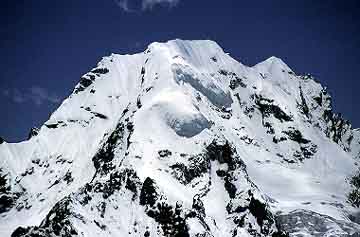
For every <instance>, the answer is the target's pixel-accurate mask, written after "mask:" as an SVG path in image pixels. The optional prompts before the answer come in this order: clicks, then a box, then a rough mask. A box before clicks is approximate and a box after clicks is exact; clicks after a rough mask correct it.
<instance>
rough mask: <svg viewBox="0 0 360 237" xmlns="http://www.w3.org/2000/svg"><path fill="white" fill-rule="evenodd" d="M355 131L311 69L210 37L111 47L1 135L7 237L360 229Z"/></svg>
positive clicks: (359, 139) (199, 236) (0, 210)
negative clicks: (57, 95)
mask: <svg viewBox="0 0 360 237" xmlns="http://www.w3.org/2000/svg"><path fill="white" fill-rule="evenodd" d="M359 158H360V130H356V129H352V128H351V124H350V123H349V122H348V121H346V120H345V119H343V118H342V116H341V115H339V114H335V113H334V112H333V111H332V107H331V97H330V95H329V94H328V93H327V91H326V89H325V88H324V87H323V86H322V85H321V84H319V83H318V82H317V81H316V80H315V79H314V78H313V77H312V76H311V75H305V76H303V75H297V74H296V73H295V72H294V71H292V70H291V69H290V68H289V67H288V66H287V65H286V64H285V63H284V62H283V61H282V60H281V59H278V58H276V57H271V58H269V59H267V60H265V61H264V62H261V63H259V64H257V65H255V66H253V67H248V66H245V65H243V64H241V63H239V62H237V61H236V60H234V59H233V58H231V57H230V56H229V55H228V54H227V53H224V51H223V50H222V49H221V47H220V46H219V45H218V44H216V43H215V42H213V41H207V40H200V41H184V40H172V41H169V42H166V43H152V44H150V45H149V46H148V48H147V49H146V50H145V52H143V53H138V54H134V55H117V54H112V55H111V56H108V57H104V58H103V59H102V60H101V61H100V62H99V63H98V65H97V66H96V67H95V68H94V69H92V70H91V71H90V72H88V73H86V74H85V75H83V76H82V77H81V79H80V81H79V83H78V84H77V85H76V87H75V89H74V91H73V92H72V94H71V95H70V96H69V97H68V98H67V99H65V100H64V101H63V102H62V104H61V105H60V107H59V108H58V109H57V110H56V111H55V112H54V113H53V114H52V115H51V116H50V118H49V120H48V121H46V122H45V123H44V124H43V125H42V126H41V128H40V129H38V130H37V131H36V133H32V135H31V136H30V138H29V140H27V141H23V142H20V143H7V142H6V141H1V144H0V200H1V202H0V235H1V236H14V237H15V236H145V237H149V236H178V237H180V236H196V237H210V236H214V237H217V236H221V237H225V236H231V237H235V236H256V237H257V236H273V237H279V236H359V234H360V225H359V224H358V223H360V215H359V209H358V207H359V205H360V191H359V188H360V181H359V180H360V175H359V173H358V171H357V170H358V168H357V162H358V160H359Z"/></svg>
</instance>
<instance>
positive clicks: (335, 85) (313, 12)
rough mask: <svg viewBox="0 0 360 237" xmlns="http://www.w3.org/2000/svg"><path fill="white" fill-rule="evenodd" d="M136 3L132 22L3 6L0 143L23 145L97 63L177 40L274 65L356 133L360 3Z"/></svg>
mask: <svg viewBox="0 0 360 237" xmlns="http://www.w3.org/2000/svg"><path fill="white" fill-rule="evenodd" d="M130 1H131V0H130ZM140 1H141V0H132V4H130V5H129V7H131V8H137V9H138V10H137V11H133V12H128V11H124V10H123V9H121V7H120V6H119V4H118V3H117V2H116V1H115V0H98V1H95V0H94V1H92V0H87V1H85V0H71V1H70V0H52V1H48V0H34V1H25V0H17V1H13V0H9V1H7V0H5V1H2V3H1V4H2V6H1V9H0V24H1V27H0V34H1V39H0V55H1V57H0V65H1V66H0V69H1V70H0V109H1V116H0V123H1V126H0V136H1V137H3V138H5V139H6V140H8V141H20V140H24V139H26V138H27V135H28V132H29V130H30V128H31V127H33V126H40V125H41V124H42V123H43V122H44V121H46V120H47V118H48V117H49V114H50V113H51V112H52V111H53V110H54V109H56V107H57V106H58V105H59V102H60V101H61V100H62V99H63V98H65V97H66V96H68V95H69V94H70V93H71V91H72V89H73V88H74V86H75V85H76V83H77V82H78V80H79V78H80V76H81V75H82V74H84V73H85V72H87V71H88V70H89V69H91V68H92V67H93V66H95V65H96V63H97V62H98V61H99V60H100V58H101V57H102V56H105V55H109V54H111V53H112V52H114V53H133V52H138V51H142V50H143V49H144V48H145V47H146V46H147V45H148V44H149V43H150V42H153V41H166V40H168V39H174V38H182V39H212V40H215V41H217V42H218V43H219V44H220V45H221V46H222V47H223V49H224V50H225V51H226V52H230V53H231V55H232V56H233V57H235V58H236V59H237V60H239V61H241V62H242V63H244V64H247V65H253V64H256V63H257V62H260V61H262V60H264V59H266V58H268V57H269V56H272V55H274V56H277V57H280V58H282V59H283V60H284V61H285V62H286V63H287V64H288V65H289V66H290V67H291V68H292V69H293V70H294V71H296V72H298V73H307V72H309V73H311V74H314V75H315V76H316V77H317V78H318V80H320V81H321V82H322V83H323V84H324V85H326V86H328V88H329V91H330V93H331V94H332V96H333V99H334V106H335V109H336V111H338V112H341V113H343V114H344V115H345V117H346V118H348V119H349V120H350V121H351V122H352V124H353V125H354V127H359V126H360V109H359V107H360V106H359V105H358V103H359V102H360V89H359V88H360V80H359V75H360V63H359V62H360V61H359V57H360V14H359V12H360V11H359V10H360V1H351V0H347V1H337V0H333V1H325V0H323V1H313V0H303V1H282V0H273V1H271V0H264V1H256V0H253V1H240V0H221V1H220V0H217V1H215V0H214V1H211V0H207V1H206V0H180V1H179V2H178V4H177V5H176V6H173V7H171V8H169V7H168V6H166V4H163V5H160V6H159V5H157V6H153V7H152V9H151V10H150V9H147V10H143V11H141V10H139V8H138V6H139V5H140V4H139V2H140ZM167 1H170V0H167Z"/></svg>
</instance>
